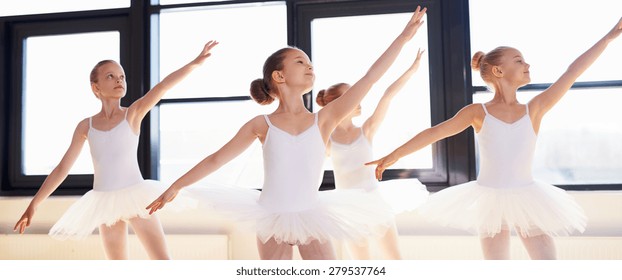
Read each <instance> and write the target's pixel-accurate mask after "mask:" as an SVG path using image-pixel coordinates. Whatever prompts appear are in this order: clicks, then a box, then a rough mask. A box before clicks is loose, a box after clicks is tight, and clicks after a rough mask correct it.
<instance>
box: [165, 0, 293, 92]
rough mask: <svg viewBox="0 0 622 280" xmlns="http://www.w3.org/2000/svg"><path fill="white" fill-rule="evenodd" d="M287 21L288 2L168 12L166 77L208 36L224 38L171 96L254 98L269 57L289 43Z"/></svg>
mask: <svg viewBox="0 0 622 280" xmlns="http://www.w3.org/2000/svg"><path fill="white" fill-rule="evenodd" d="M286 19H287V15H286V6H285V5H284V4H283V3H269V4H253V5H227V7H226V8H223V7H209V8H207V9H201V10H186V9H182V10H177V9H176V10H166V11H163V12H162V14H161V16H160V42H159V44H160V59H161V60H160V63H161V64H160V77H165V76H166V75H168V74H169V73H171V72H172V71H174V70H176V69H177V68H179V67H180V66H182V65H184V64H186V63H188V61H190V60H191V59H193V58H194V57H195V56H196V55H198V53H199V51H200V50H201V48H202V47H203V45H204V44H205V43H206V42H207V41H208V40H212V39H213V40H217V41H219V42H220V44H219V45H218V46H217V47H216V48H215V49H214V50H213V56H212V57H210V58H209V59H208V61H207V62H206V63H205V65H204V66H203V67H201V68H200V69H197V70H196V71H194V72H193V73H192V74H191V75H190V76H189V77H188V78H186V80H185V81H184V83H183V84H180V85H179V86H176V87H175V88H173V89H172V90H171V92H170V93H167V95H166V96H165V98H183V97H215V96H248V95H249V87H250V83H251V81H252V80H254V79H257V78H261V75H262V72H261V71H262V67H263V63H264V60H265V59H266V58H267V57H268V56H269V55H270V54H272V53H273V52H274V51H276V50H277V49H280V48H282V47H285V46H287V20H286ZM241 22H244V23H250V24H240V23H241ZM189 32H190V33H189Z"/></svg>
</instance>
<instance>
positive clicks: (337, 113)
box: [319, 7, 426, 135]
mask: <svg viewBox="0 0 622 280" xmlns="http://www.w3.org/2000/svg"><path fill="white" fill-rule="evenodd" d="M425 12H426V8H423V9H421V7H417V9H416V10H415V12H414V13H413V15H412V17H411V19H410V21H409V22H408V24H407V25H406V27H405V28H404V30H403V31H402V32H401V33H400V35H398V36H397V38H395V40H394V41H393V42H392V43H391V45H390V46H389V48H388V49H387V50H386V51H385V52H384V53H383V54H382V55H381V56H380V57H379V58H378V60H376V62H374V64H373V65H372V66H371V68H369V70H368V71H367V73H366V74H365V76H363V77H362V78H361V79H360V80H358V81H357V82H356V83H354V85H352V87H350V89H348V91H346V92H345V93H344V94H343V95H342V96H341V97H339V98H338V99H336V100H335V101H333V102H331V103H329V104H328V105H326V106H325V107H324V108H322V109H321V110H320V111H319V115H320V122H321V123H320V128H321V129H322V135H328V134H330V133H331V132H332V131H333V130H334V129H335V127H336V126H337V124H339V123H340V122H341V121H342V120H343V119H344V118H345V117H346V116H347V115H348V114H349V113H350V112H352V110H354V108H356V106H357V105H358V104H360V103H361V100H362V99H363V97H365V95H366V94H367V92H369V90H370V89H371V87H372V86H373V85H374V84H375V83H376V82H377V81H378V80H379V79H380V78H381V77H382V75H384V73H385V72H386V71H387V69H389V67H390V66H391V65H392V64H393V62H394V61H395V59H396V58H397V56H398V55H399V53H400V51H401V50H402V47H403V46H404V45H405V44H406V43H407V42H408V41H410V40H411V39H412V38H413V36H415V34H416V33H417V30H418V29H419V27H421V25H422V24H423V21H422V20H421V19H422V18H423V16H424V15H425Z"/></svg>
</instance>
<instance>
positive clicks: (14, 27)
mask: <svg viewBox="0 0 622 280" xmlns="http://www.w3.org/2000/svg"><path fill="white" fill-rule="evenodd" d="M274 1H275V0H264V1H253V0H230V1H220V2H200V3H186V4H174V5H159V3H158V1H157V0H132V1H131V5H130V7H128V8H118V9H110V10H94V11H76V12H66V13H53V14H37V15H23V16H7V17H0V42H2V44H0V89H1V90H2V91H3V94H0V133H1V135H2V137H0V196H19V195H33V194H34V193H35V192H36V191H37V190H38V188H39V186H40V185H41V183H42V182H43V180H44V179H45V177H46V176H23V174H20V172H19V169H20V168H21V167H20V166H21V160H17V159H16V158H15V154H16V153H17V152H18V151H19V149H21V143H20V141H21V140H20V138H21V133H22V132H21V110H22V109H21V105H20V103H21V96H22V95H21V86H20V85H18V84H19V83H20V82H21V70H20V69H21V68H20V67H21V66H19V65H20V61H21V59H22V56H21V55H20V53H19V52H17V50H19V49H20V47H21V46H20V45H19V43H18V41H19V38H23V36H24V35H53V34H66V33H77V32H88V31H110V30H117V31H119V32H120V34H121V46H120V50H121V52H120V54H121V61H120V62H121V64H122V65H123V67H124V68H125V70H126V73H127V75H128V84H129V85H130V86H129V87H128V93H127V96H126V97H125V98H124V99H123V100H122V103H123V105H124V106H127V105H128V104H129V103H131V102H132V101H134V100H136V99H138V98H140V97H141V96H142V95H143V94H144V93H145V92H146V89H149V88H150V87H151V86H153V85H154V84H155V83H156V82H157V81H158V80H159V77H158V73H159V71H158V67H159V63H158V57H157V53H158V44H157V27H158V16H159V13H160V12H161V11H162V10H163V9H169V8H186V7H187V8H193V7H201V6H210V5H217V6H226V5H229V4H231V5H238V4H249V3H255V2H274ZM283 1H284V2H286V5H287V38H288V40H287V42H288V44H289V45H292V46H297V47H299V48H301V49H302V50H304V51H306V52H307V53H308V54H311V53H312V52H311V37H310V36H311V34H310V21H311V20H312V19H313V18H321V17H334V16H348V15H367V14H370V15H371V14H383V13H403V12H412V11H413V10H414V8H415V7H416V6H417V5H422V6H426V7H428V8H429V10H428V21H429V22H427V27H428V30H429V36H430V38H429V45H428V52H427V53H428V56H429V61H430V89H431V92H432V94H431V95H430V106H431V116H430V117H431V125H436V124H438V123H440V122H442V121H444V120H447V119H449V118H451V117H453V116H454V115H455V114H456V113H457V112H458V111H459V110H460V109H461V108H463V107H464V106H466V105H468V104H471V103H472V98H473V95H474V94H476V92H477V91H482V90H485V88H482V87H473V86H472V79H471V75H472V72H471V68H470V60H471V57H470V56H471V50H470V29H469V28H470V27H469V24H470V22H469V5H468V4H469V0H451V1H447V0H420V1H412V0H283ZM34 26H37V28H34ZM106 26H108V27H106ZM109 26H116V27H115V28H117V29H112V28H109ZM35 29H36V30H35ZM72 30H73V31H72ZM20 32H21V33H20ZM28 32H31V33H28ZM19 34H21V35H19ZM20 36H22V37H20ZM621 84H622V82H621V81H598V82H590V83H576V84H575V86H574V87H575V88H576V87H611V86H616V87H619V86H621ZM546 86H547V85H544V84H534V85H528V86H526V87H523V88H521V89H519V90H539V89H541V88H543V87H546ZM232 99H233V100H249V99H250V97H248V96H235V97H227V98H201V99H183V100H176V99H167V100H163V101H162V103H166V102H220V101H231V100H232ZM162 103H161V104H162ZM305 104H306V106H307V108H308V109H309V110H312V106H313V104H312V101H311V99H310V98H307V102H306V103H305ZM158 115H159V112H158V106H156V107H154V109H153V110H152V111H151V113H149V115H148V117H147V118H145V120H144V122H143V125H142V127H141V130H142V131H141V136H140V140H139V149H138V161H139V166H140V168H141V171H142V172H143V176H144V177H145V178H152V179H158V178H159V176H158V160H159V154H158V151H159V122H158ZM416 133H418V131H412V135H413V136H414V135H415V134H416ZM432 149H433V160H434V167H433V168H432V169H431V170H415V169H410V170H387V171H386V172H385V175H384V176H385V179H395V178H398V177H400V176H403V174H408V176H409V177H417V178H419V179H420V180H421V181H422V183H424V184H426V185H427V186H428V190H430V191H438V190H441V189H443V188H447V187H450V186H453V185H457V184H460V183H465V182H468V181H471V180H474V179H476V161H475V140H474V133H473V131H472V129H470V128H469V129H467V130H465V131H463V132H461V133H459V134H457V135H454V136H452V137H449V138H447V139H444V140H441V141H439V142H437V143H435V144H433V145H432ZM59 160H60V159H59ZM398 174H399V175H398ZM91 186H92V175H69V177H68V178H67V179H66V180H65V181H64V182H63V184H61V187H59V188H58V190H57V191H56V192H54V194H53V195H78V194H83V193H85V192H86V191H88V190H90V189H91ZM559 187H561V188H563V189H566V190H581V191H593V190H622V182H621V183H620V184H611V185H569V186H566V185H563V186H559ZM331 188H334V186H333V177H332V172H330V171H328V172H326V173H325V176H324V181H323V184H322V187H321V189H331Z"/></svg>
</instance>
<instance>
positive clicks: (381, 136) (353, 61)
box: [311, 13, 433, 169]
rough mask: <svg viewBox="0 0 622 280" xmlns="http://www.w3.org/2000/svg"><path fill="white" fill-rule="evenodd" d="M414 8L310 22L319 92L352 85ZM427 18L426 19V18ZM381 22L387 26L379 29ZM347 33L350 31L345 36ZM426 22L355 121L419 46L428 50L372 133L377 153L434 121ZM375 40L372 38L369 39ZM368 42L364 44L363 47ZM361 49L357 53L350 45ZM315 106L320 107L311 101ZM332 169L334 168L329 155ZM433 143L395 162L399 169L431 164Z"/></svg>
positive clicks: (368, 112) (369, 109)
mask: <svg viewBox="0 0 622 280" xmlns="http://www.w3.org/2000/svg"><path fill="white" fill-rule="evenodd" d="M411 16H412V14H410V13H398V14H383V15H367V16H349V17H338V18H320V19H315V20H313V22H312V23H311V24H312V25H311V30H312V34H311V40H312V42H313V43H312V57H313V63H314V67H315V71H316V73H317V79H316V83H315V84H316V88H315V90H314V91H313V92H314V95H313V98H312V100H315V96H316V94H317V92H318V91H319V90H321V89H325V88H328V87H329V86H330V85H333V84H336V83H341V82H345V83H349V84H354V83H355V82H356V81H357V80H358V79H360V78H361V77H363V75H364V74H365V72H366V71H367V69H369V67H370V66H371V65H372V64H373V63H374V61H375V60H376V59H377V58H378V57H379V56H380V54H382V52H384V50H385V49H386V48H387V47H388V46H389V45H390V44H391V42H392V41H393V40H394V39H395V37H397V35H398V34H399V32H401V29H402V27H403V26H404V25H405V23H406V22H408V20H409V19H410V17H411ZM424 21H426V22H427V19H426V18H424ZM379 23H382V25H383V26H384V28H375V27H377V26H378V24H379ZM346 34H347V35H346ZM427 35H428V34H427V26H426V25H424V26H422V28H421V29H420V30H419V32H418V33H417V35H416V36H415V38H414V39H413V40H412V41H411V42H409V43H408V45H406V46H405V47H404V49H403V51H402V52H401V53H400V56H399V57H398V58H397V60H396V62H395V63H394V64H393V65H392V67H391V68H390V69H389V70H388V71H387V73H386V74H385V75H384V77H383V78H382V79H381V80H380V81H378V83H376V85H375V86H374V87H373V88H372V89H371V91H370V92H369V93H368V95H367V96H366V97H365V99H364V100H363V102H362V103H361V107H362V115H361V116H360V117H358V118H355V119H354V120H353V121H354V122H356V124H357V125H361V124H362V122H363V121H365V119H366V118H367V117H369V116H370V115H371V114H372V113H373V111H374V110H375V108H376V105H377V104H378V101H379V100H380V98H381V97H382V95H383V93H384V91H385V90H386V89H387V87H388V86H389V85H391V83H393V82H394V81H395V79H397V78H398V77H399V76H400V75H402V73H403V71H405V70H406V69H408V67H409V66H410V65H411V64H412V62H413V61H414V58H415V57H416V55H417V50H418V49H419V48H421V49H423V50H425V51H426V53H425V55H424V56H423V59H422V61H421V64H420V67H419V70H418V71H417V73H415V74H414V75H413V76H412V78H411V79H410V80H409V82H408V83H407V84H406V85H405V86H404V88H403V89H402V90H401V92H400V93H398V94H397V95H396V96H395V98H393V100H392V103H391V108H390V111H389V113H388V114H387V116H386V118H385V120H384V122H383V124H382V126H381V127H380V128H379V129H378V132H377V134H376V135H377V136H376V137H375V138H374V154H375V155H377V156H378V157H380V156H383V155H386V154H388V153H389V152H391V151H392V150H393V149H395V148H397V147H398V146H399V145H401V144H403V143H404V142H406V141H408V140H409V139H410V138H411V137H412V136H413V135H414V133H415V132H416V131H421V130H423V129H425V128H427V127H429V126H430V123H431V120H430V82H429V81H430V77H429V67H428V59H427V56H428V50H427V49H428V36H427ZM372 37H373V38H374V40H369V38H372ZM362 45H364V46H365V48H360V47H359V46H362ZM354 49H356V50H357V51H355V52H353V51H352V50H354ZM313 105H314V106H313V108H314V110H315V111H317V110H318V109H319V106H317V104H313ZM326 163H327V164H328V169H332V166H331V165H330V163H331V161H330V160H327V161H326ZM432 167H433V159H432V148H431V147H430V146H428V147H426V148H424V149H423V150H421V151H418V152H417V153H416V154H414V155H412V156H409V157H406V158H404V159H403V160H401V161H399V162H398V163H396V165H394V166H393V168H397V169H431V168H432Z"/></svg>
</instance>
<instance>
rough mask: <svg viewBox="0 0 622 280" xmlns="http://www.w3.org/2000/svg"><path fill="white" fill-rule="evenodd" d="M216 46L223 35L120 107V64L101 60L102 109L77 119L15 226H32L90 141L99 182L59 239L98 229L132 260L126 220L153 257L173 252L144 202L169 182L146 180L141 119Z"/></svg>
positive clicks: (55, 230) (60, 228)
mask: <svg viewBox="0 0 622 280" xmlns="http://www.w3.org/2000/svg"><path fill="white" fill-rule="evenodd" d="M217 45H218V42H217V41H209V42H207V43H206V44H205V46H204V47H203V49H202V50H201V52H200V53H199V55H198V56H197V57H196V58H194V59H193V60H192V61H190V62H189V63H188V64H186V65H184V66H183V67H181V68H179V69H178V70H176V71H175V72H173V73H171V74H169V75H168V76H166V77H165V78H164V79H163V80H162V81H161V82H160V83H158V84H157V85H155V86H154V87H153V88H152V89H151V90H149V91H148V92H147V93H146V94H145V95H143V96H142V97H141V98H139V99H138V100H136V101H134V102H133V103H132V104H131V105H130V106H129V107H122V106H121V98H123V97H124V96H125V94H126V92H127V82H126V81H125V71H124V70H123V67H122V66H121V64H119V63H118V62H116V61H113V60H102V61H100V62H99V63H97V64H96V65H95V67H93V70H92V71H91V74H90V80H91V90H92V91H93V94H94V95H95V97H97V99H99V100H100V101H101V110H100V111H99V112H98V113H97V114H95V115H93V116H91V117H89V118H85V119H83V120H82V121H80V122H79V123H78V125H77V127H76V129H75V131H74V134H73V138H72V141H71V144H70V146H69V148H68V149H67V152H66V153H65V155H64V156H63V158H62V159H61V161H60V162H59V164H58V165H57V166H56V167H55V168H54V170H52V172H51V173H50V175H48V176H47V178H46V179H45V181H44V182H43V184H42V185H41V188H39V190H38V191H37V193H36V194H35V196H34V197H33V198H32V200H31V202H30V204H29V205H28V208H26V210H25V211H24V214H23V215H22V217H21V218H20V219H19V220H18V221H17V223H16V224H15V227H14V228H13V230H15V231H19V233H20V234H21V233H24V231H25V230H26V228H27V227H28V226H30V224H31V222H32V219H33V216H34V215H35V212H36V210H37V208H38V207H39V205H40V204H41V203H43V201H44V200H45V199H46V198H47V197H48V196H50V195H51V194H52V193H53V192H54V191H55V190H56V189H57V188H58V186H59V185H60V184H61V183H62V182H63V181H64V180H65V178H66V177H67V175H68V174H69V171H70V169H71V166H72V165H73V164H74V162H75V161H76V160H77V158H78V156H79V155H80V151H81V150H82V147H83V146H84V143H85V142H87V141H88V143H89V148H90V151H91V157H92V159H93V169H94V173H93V189H92V190H90V191H88V192H87V193H85V194H84V195H83V196H82V197H80V198H79V199H78V200H77V201H76V202H75V203H74V204H72V205H71V206H70V207H69V209H67V211H66V212H65V213H64V214H63V216H62V217H61V218H60V219H59V220H58V221H57V222H56V224H54V226H53V227H52V228H51V229H50V232H49V235H50V236H52V237H54V238H57V239H61V240H64V239H68V238H71V239H83V238H85V237H87V236H89V235H90V234H92V233H93V231H94V230H95V229H96V228H99V235H100V237H101V239H102V245H103V247H104V253H105V255H106V258H107V259H128V258H129V246H128V226H131V227H132V229H133V230H134V232H135V233H136V236H137V237H138V239H139V240H140V241H141V243H142V245H143V247H144V248H145V250H146V251H147V254H148V255H149V257H150V258H151V259H170V258H171V257H170V255H169V252H168V248H167V246H166V240H165V238H164V231H163V230H162V226H161V224H160V220H159V219H158V216H150V215H149V212H148V211H147V210H145V209H144V205H145V204H147V203H149V202H150V201H152V200H153V199H155V198H156V197H158V195H159V194H160V193H161V192H162V191H164V190H165V189H166V186H165V185H164V184H161V183H160V182H158V181H155V180H145V179H143V177H142V175H141V173H140V169H139V167H138V160H137V158H136V150H137V148H138V136H139V134H140V125H141V122H142V120H143V118H144V117H145V116H146V115H147V113H149V111H150V110H151V108H153V106H155V105H156V104H157V103H158V102H159V101H160V99H162V96H164V94H165V93H166V92H168V91H169V90H170V89H171V88H173V87H174V86H175V85H177V84H178V83H180V82H181V81H182V80H183V79H184V78H186V77H187V76H188V75H189V74H190V73H191V72H192V71H194V70H195V69H197V68H198V67H199V66H201V65H202V64H203V63H204V62H205V61H206V60H207V58H208V57H210V56H211V55H212V53H211V51H212V49H213V48H214V47H215V46H217ZM176 202H177V203H176V204H177V206H176V208H178V209H183V208H186V207H192V206H193V205H194V204H195V202H194V201H193V200H192V199H189V198H185V199H183V200H182V199H179V200H178V201H176ZM171 209H174V208H171Z"/></svg>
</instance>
